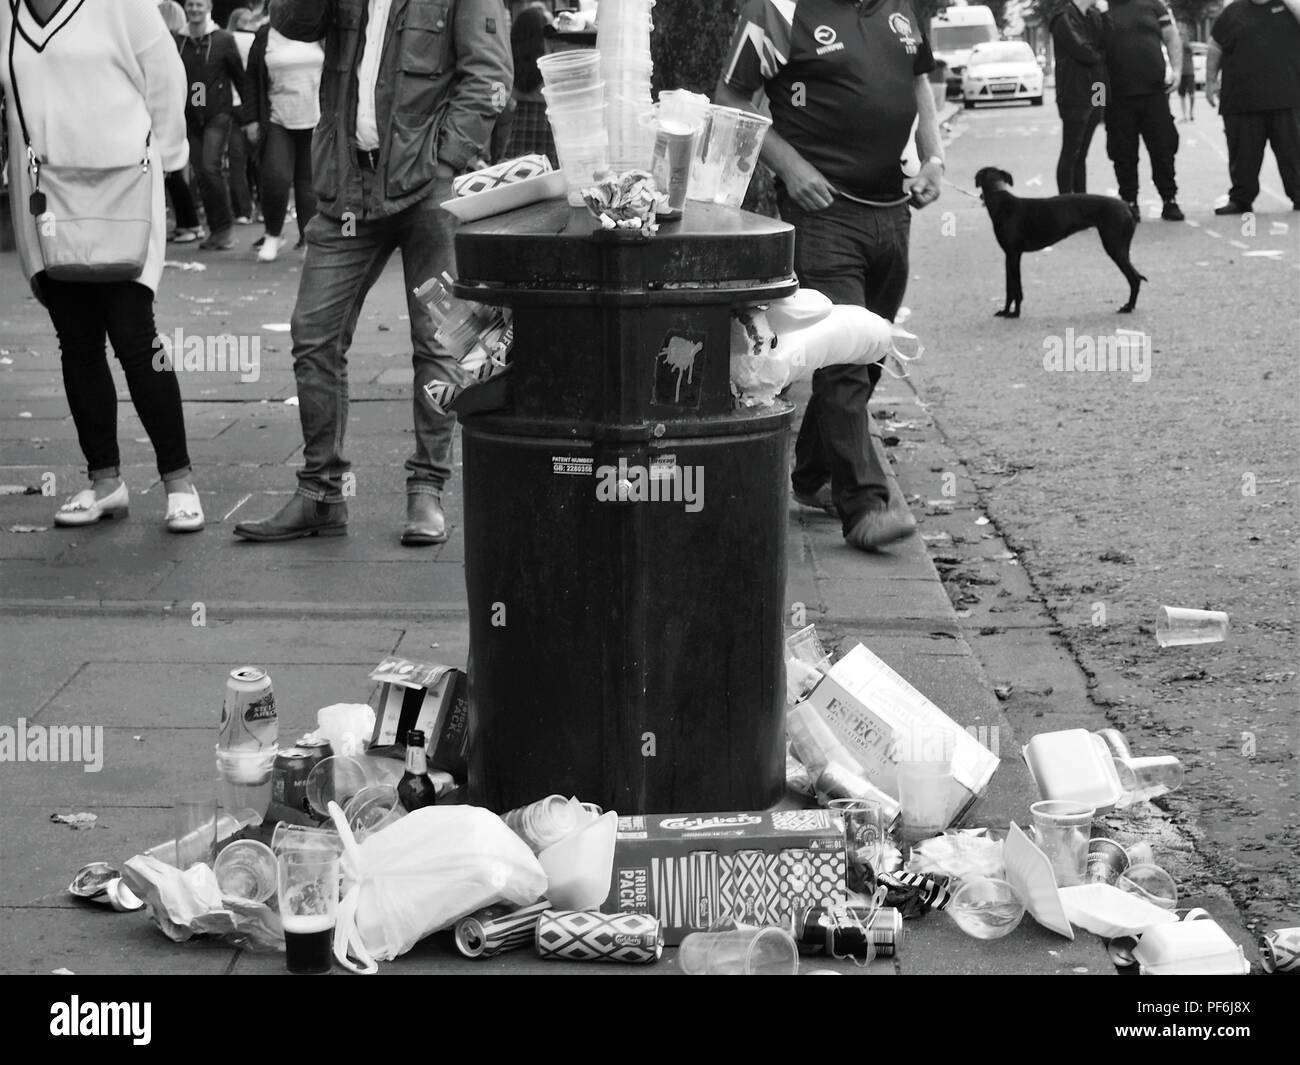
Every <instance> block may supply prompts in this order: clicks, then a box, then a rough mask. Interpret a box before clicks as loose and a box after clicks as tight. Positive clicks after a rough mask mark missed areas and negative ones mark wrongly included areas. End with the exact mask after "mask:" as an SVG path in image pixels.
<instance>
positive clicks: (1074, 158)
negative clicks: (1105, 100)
mask: <svg viewBox="0 0 1300 1065" xmlns="http://www.w3.org/2000/svg"><path fill="white" fill-rule="evenodd" d="M1057 110H1058V112H1059V113H1060V116H1061V154H1060V155H1059V156H1057V159H1056V191H1057V192H1059V193H1060V194H1061V195H1065V194H1066V193H1069V192H1077V191H1078V190H1077V189H1076V188H1075V187H1074V175H1075V172H1076V170H1077V164H1078V160H1079V149H1080V148H1081V147H1082V144H1083V132H1084V129H1085V128H1086V127H1087V124H1088V114H1089V112H1090V111H1091V108H1088V109H1084V108H1082V107H1061V108H1058V109H1057Z"/></svg>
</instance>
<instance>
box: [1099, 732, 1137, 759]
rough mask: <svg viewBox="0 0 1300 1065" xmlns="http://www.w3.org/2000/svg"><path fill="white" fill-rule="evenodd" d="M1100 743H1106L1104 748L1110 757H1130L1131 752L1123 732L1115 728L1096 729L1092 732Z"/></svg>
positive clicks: (1131, 755)
mask: <svg viewBox="0 0 1300 1065" xmlns="http://www.w3.org/2000/svg"><path fill="white" fill-rule="evenodd" d="M1093 735H1094V736H1096V737H1097V738H1098V739H1099V740H1101V742H1102V743H1104V744H1105V745H1106V750H1108V751H1109V752H1110V756H1111V757H1112V758H1132V757H1133V752H1132V751H1130V750H1129V747H1128V740H1126V739H1125V738H1124V733H1122V732H1120V730H1119V729H1117V728H1103V729H1098V730H1097V731H1096V732H1094V733H1093Z"/></svg>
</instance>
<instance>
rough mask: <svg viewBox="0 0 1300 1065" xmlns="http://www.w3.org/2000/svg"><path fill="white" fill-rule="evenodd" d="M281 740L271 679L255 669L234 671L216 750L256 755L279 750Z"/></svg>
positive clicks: (266, 674) (230, 680)
mask: <svg viewBox="0 0 1300 1065" xmlns="http://www.w3.org/2000/svg"><path fill="white" fill-rule="evenodd" d="M279 739H280V719H279V717H278V715H277V714H276V711H275V693H274V692H273V691H272V690H271V677H270V675H269V674H268V673H267V672H266V670H264V669H258V668H257V667H256V666H241V667H240V668H239V669H232V670H231V671H230V678H229V679H228V680H227V681H226V699H225V702H224V703H223V704H222V707H221V732H220V737H219V739H218V743H217V746H218V747H220V748H221V749H222V750H227V751H239V750H254V751H256V750H263V749H265V748H267V747H274V746H276V744H277V743H278V742H279Z"/></svg>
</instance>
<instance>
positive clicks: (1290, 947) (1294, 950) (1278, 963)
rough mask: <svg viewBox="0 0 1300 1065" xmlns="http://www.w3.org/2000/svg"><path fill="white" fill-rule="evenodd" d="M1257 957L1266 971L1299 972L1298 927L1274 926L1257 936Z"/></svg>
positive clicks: (1299, 946) (1299, 939) (1299, 944)
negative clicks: (1271, 929) (1269, 930)
mask: <svg viewBox="0 0 1300 1065" xmlns="http://www.w3.org/2000/svg"><path fill="white" fill-rule="evenodd" d="M1259 959H1260V961H1261V962H1262V963H1263V965H1264V971H1265V972H1266V973H1297V972H1300V928H1275V929H1273V931H1271V932H1265V933H1264V934H1263V935H1262V936H1260V937H1259Z"/></svg>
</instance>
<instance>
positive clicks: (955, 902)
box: [947, 876, 1025, 939]
mask: <svg viewBox="0 0 1300 1065" xmlns="http://www.w3.org/2000/svg"><path fill="white" fill-rule="evenodd" d="M947 912H948V916H949V917H951V918H952V919H953V921H954V922H956V925H957V927H958V928H960V929H961V930H962V931H963V932H965V933H966V934H967V935H968V936H973V937H974V938H976V939H1001V938H1002V937H1003V936H1005V935H1009V934H1010V933H1012V932H1014V931H1015V930H1016V927H1017V926H1018V925H1019V924H1020V922H1021V920H1022V919H1023V918H1024V916H1025V904H1024V903H1023V902H1021V901H1020V899H1018V898H1017V897H1016V893H1015V890H1014V889H1013V888H1012V887H1011V885H1010V884H1008V883H1007V882H1006V881H1005V880H998V879H996V878H994V877H986V876H977V877H973V878H971V879H968V880H963V881H962V882H961V885H960V886H959V887H958V888H957V890H956V891H955V892H954V893H953V896H952V898H951V899H949V900H948V906H947Z"/></svg>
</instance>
